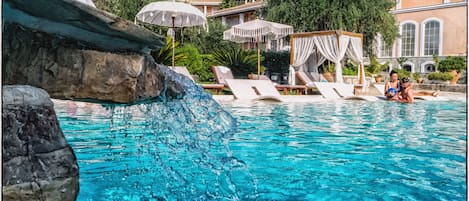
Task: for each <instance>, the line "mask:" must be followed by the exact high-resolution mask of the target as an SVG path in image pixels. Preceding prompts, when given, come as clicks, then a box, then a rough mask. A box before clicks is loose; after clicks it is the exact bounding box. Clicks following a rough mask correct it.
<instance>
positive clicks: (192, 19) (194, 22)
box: [135, 0, 207, 68]
mask: <svg viewBox="0 0 469 201" xmlns="http://www.w3.org/2000/svg"><path fill="white" fill-rule="evenodd" d="M135 18H136V20H137V19H138V20H139V21H141V22H145V23H148V24H154V25H158V26H164V27H171V29H170V30H169V32H170V33H171V37H172V38H173V40H172V41H173V55H172V66H173V68H174V40H175V38H174V35H175V34H174V28H175V27H193V26H204V27H205V26H206V25H207V18H206V17H205V15H204V14H203V13H202V12H201V11H200V10H199V9H197V8H196V7H194V6H192V5H190V4H186V3H180V2H175V0H173V1H159V2H153V3H150V4H148V5H146V6H145V7H143V8H142V9H141V10H140V11H139V12H138V13H137V15H136V16H135Z"/></svg>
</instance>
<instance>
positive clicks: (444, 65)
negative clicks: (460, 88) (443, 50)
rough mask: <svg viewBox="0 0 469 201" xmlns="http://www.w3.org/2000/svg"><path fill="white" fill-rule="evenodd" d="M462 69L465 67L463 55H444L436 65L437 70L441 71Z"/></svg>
mask: <svg viewBox="0 0 469 201" xmlns="http://www.w3.org/2000/svg"><path fill="white" fill-rule="evenodd" d="M464 69H466V61H465V60H464V58H463V57H455V56H449V57H446V59H444V60H442V61H440V63H439V65H438V70H439V71H441V72H450V71H452V70H456V71H458V73H459V72H461V71H462V70H464Z"/></svg>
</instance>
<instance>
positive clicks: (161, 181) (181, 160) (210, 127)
mask: <svg viewBox="0 0 469 201" xmlns="http://www.w3.org/2000/svg"><path fill="white" fill-rule="evenodd" d="M157 68H159V70H160V71H162V72H163V74H164V75H165V88H166V87H168V86H169V83H176V85H177V86H180V87H181V88H182V89H184V91H183V95H180V96H178V97H170V96H165V95H163V96H160V97H159V98H158V100H157V101H156V102H152V103H144V104H139V105H134V106H116V105H109V106H107V107H108V108H109V109H110V111H111V125H110V128H111V137H113V138H125V137H126V136H127V132H128V128H129V127H131V126H132V123H133V122H137V121H136V119H138V120H139V121H138V122H144V125H143V126H142V130H140V131H139V132H141V133H142V134H144V135H145V136H141V137H140V138H137V139H134V140H136V142H135V143H136V144H138V145H137V147H138V149H137V150H136V151H137V153H146V154H141V155H142V156H148V155H151V156H153V158H152V159H148V158H139V157H137V158H136V160H137V161H139V162H138V163H139V164H147V166H148V165H150V166H151V167H145V166H143V167H138V168H137V169H138V171H137V174H141V175H145V177H146V178H142V179H146V180H148V179H151V180H153V181H154V182H153V184H154V185H155V186H150V187H148V189H149V190H151V191H152V192H151V197H150V198H148V199H154V198H157V199H160V200H246V199H248V200H249V199H255V198H256V194H257V190H256V184H255V181H254V179H253V176H252V175H251V174H250V173H249V171H248V170H247V168H246V165H245V163H244V162H243V161H241V160H239V159H237V158H235V157H233V156H232V155H231V152H230V150H229V147H228V142H229V140H230V138H231V137H232V135H233V134H234V132H235V130H236V124H237V123H236V120H235V119H234V118H233V117H232V116H231V115H230V114H229V113H228V112H226V111H225V110H223V108H221V106H220V105H219V104H218V103H217V102H215V101H214V100H213V99H212V98H211V96H210V95H209V94H207V93H205V92H204V91H203V89H202V88H201V87H200V86H198V85H196V84H195V83H194V82H193V81H191V80H190V79H188V78H186V77H184V76H183V75H181V74H178V73H175V72H174V71H172V70H171V69H169V68H168V67H165V66H157ZM162 94H166V91H165V90H163V92H162ZM122 134H123V135H124V136H122ZM123 140H124V139H123ZM122 144H125V143H124V142H122ZM137 155H138V154H137ZM117 157H118V156H117ZM148 161H152V163H151V164H148ZM129 169H132V168H131V167H125V170H124V171H129ZM148 171H152V172H153V173H154V174H147V173H148ZM134 174H135V173H134ZM148 175H153V176H151V178H148V177H149V176H148ZM133 176H135V175H133ZM123 179H126V178H123ZM145 183H147V182H145ZM141 184H143V183H141ZM141 184H139V182H138V181H137V182H136V184H135V186H136V187H139V188H141V186H140V185H141ZM238 186H243V187H242V188H241V187H238ZM154 189H157V191H154Z"/></svg>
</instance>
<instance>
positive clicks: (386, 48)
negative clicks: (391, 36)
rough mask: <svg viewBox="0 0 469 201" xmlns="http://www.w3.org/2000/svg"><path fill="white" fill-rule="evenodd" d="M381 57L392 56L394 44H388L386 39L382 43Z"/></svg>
mask: <svg viewBox="0 0 469 201" xmlns="http://www.w3.org/2000/svg"><path fill="white" fill-rule="evenodd" d="M379 56H380V57H392V45H386V42H385V41H384V40H381V43H380V55H379Z"/></svg>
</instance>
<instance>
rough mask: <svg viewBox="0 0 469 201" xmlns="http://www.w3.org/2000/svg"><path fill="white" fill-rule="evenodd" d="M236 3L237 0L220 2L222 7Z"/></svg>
mask: <svg viewBox="0 0 469 201" xmlns="http://www.w3.org/2000/svg"><path fill="white" fill-rule="evenodd" d="M235 5H236V2H235V1H234V0H223V1H222V2H221V4H220V9H224V8H229V7H233V6H235Z"/></svg>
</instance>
